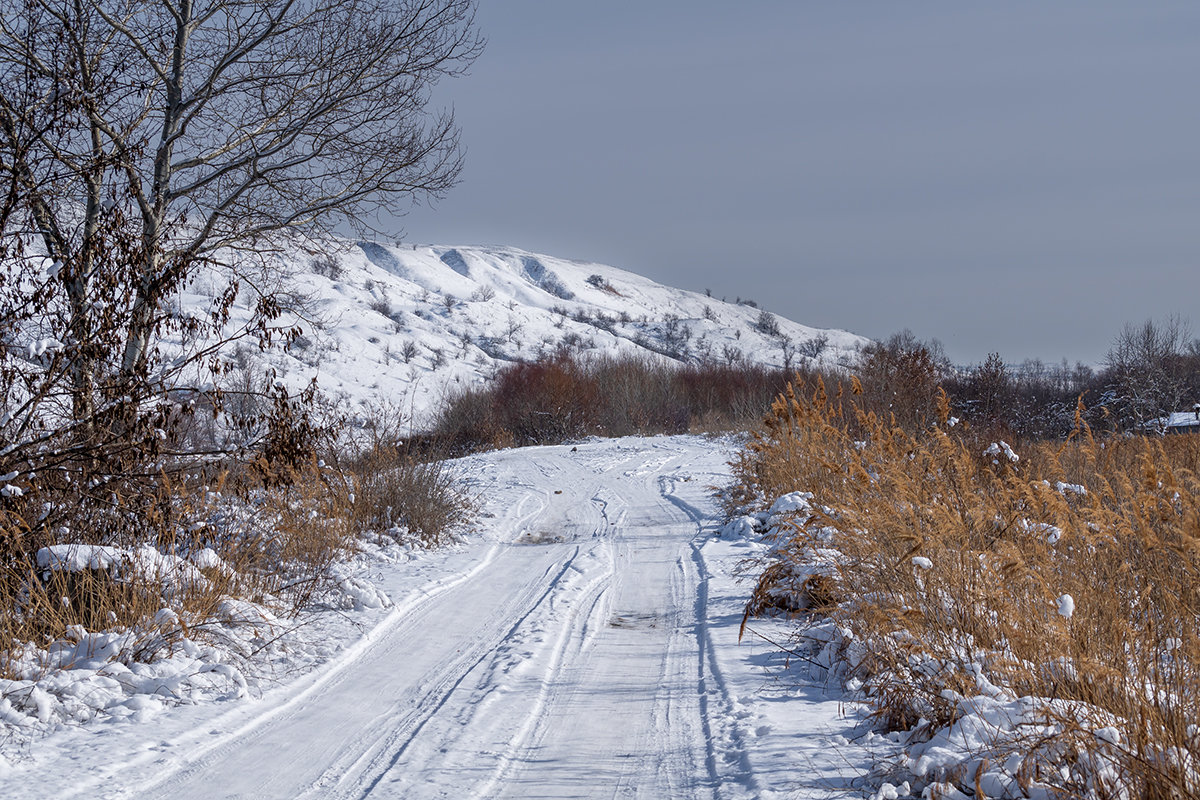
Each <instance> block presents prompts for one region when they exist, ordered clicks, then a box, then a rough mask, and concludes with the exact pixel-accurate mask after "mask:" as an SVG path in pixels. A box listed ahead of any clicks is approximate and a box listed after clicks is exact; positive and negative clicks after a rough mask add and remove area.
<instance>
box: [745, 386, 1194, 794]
mask: <svg viewBox="0 0 1200 800" xmlns="http://www.w3.org/2000/svg"><path fill="white" fill-rule="evenodd" d="M856 391H857V384H856V383H855V384H853V385H852V386H851V387H850V388H849V390H847V391H843V390H841V389H839V390H838V391H837V392H836V394H835V395H834V396H832V397H831V396H829V394H828V393H827V392H826V389H825V387H824V386H823V385H821V384H819V383H818V385H816V386H814V387H811V388H810V389H809V390H808V391H804V390H797V389H795V388H794V387H791V386H789V387H788V390H787V392H786V393H785V394H784V395H781V396H780V397H779V398H778V399H777V400H776V401H775V403H774V404H773V405H772V407H771V410H770V412H769V413H768V414H767V416H766V417H765V419H764V420H763V423H762V425H761V427H760V428H759V429H758V430H756V431H755V432H753V434H752V439H751V441H750V443H749V444H748V446H747V447H746V448H745V450H744V451H743V452H742V453H741V454H740V456H739V457H738V459H737V461H736V462H735V464H734V470H735V474H736V477H737V479H738V480H737V487H736V490H735V491H734V492H733V493H731V498H732V499H731V501H730V502H731V503H733V504H740V505H743V506H744V505H750V506H754V505H756V504H757V505H758V506H759V507H762V506H764V505H765V504H767V503H769V502H770V500H771V499H773V498H774V497H777V496H780V495H782V494H785V493H787V492H791V491H797V490H803V491H806V492H812V493H813V494H814V499H813V505H814V508H815V509H817V510H816V511H815V512H814V513H813V514H812V515H811V516H806V517H804V518H800V519H797V520H796V521H795V524H794V530H792V531H791V532H790V533H789V534H788V535H787V536H786V541H785V542H782V543H781V546H780V548H779V549H778V550H777V554H776V556H775V559H776V560H774V561H773V562H771V563H766V564H763V565H762V566H763V572H762V573H761V578H760V580H759V582H758V585H757V587H756V589H755V594H754V598H753V599H752V600H751V603H750V605H749V606H748V612H747V613H750V612H751V611H759V610H761V609H762V608H764V607H766V606H768V605H771V598H772V596H773V594H775V593H776V592H775V590H776V589H777V588H778V587H777V586H775V585H773V584H774V583H775V582H776V581H778V580H779V578H780V575H781V574H784V573H788V570H786V569H781V568H780V564H786V563H787V562H788V561H794V562H797V563H799V562H803V561H804V560H806V559H811V557H812V554H813V552H814V550H815V547H816V545H817V543H818V541H820V542H822V543H823V544H822V546H823V547H830V546H832V547H834V548H836V550H837V551H839V552H840V553H841V557H840V559H839V560H838V562H837V563H836V565H834V566H832V567H829V568H828V569H827V573H828V574H827V577H828V579H829V581H830V583H831V585H830V586H826V587H823V591H824V592H825V593H827V594H832V595H833V597H832V598H830V599H836V601H837V602H829V601H827V602H825V603H824V604H823V608H822V609H821V613H827V614H829V615H831V616H832V617H834V618H835V619H836V620H837V621H838V622H839V623H840V624H841V625H843V626H845V627H846V628H847V629H849V630H850V631H852V632H853V634H854V637H855V639H857V640H858V641H859V642H862V643H865V644H866V645H867V647H868V653H867V657H866V659H865V660H864V661H863V662H862V665H861V666H860V667H859V672H860V675H859V677H861V678H863V679H865V680H867V685H868V687H870V691H871V692H872V694H873V698H872V700H873V703H874V705H875V708H876V710H877V713H878V715H879V717H880V718H881V720H882V721H883V722H884V723H885V724H888V725H891V726H894V727H897V728H908V727H911V726H912V725H914V724H915V723H916V722H917V721H918V719H922V718H923V719H925V720H927V721H928V722H929V724H930V725H931V726H933V727H936V726H938V725H945V724H947V723H949V722H951V721H952V720H953V719H954V717H955V715H956V714H957V713H958V712H957V711H956V708H957V705H956V702H955V699H954V698H955V697H956V695H957V696H958V697H962V696H966V697H970V696H972V695H974V694H977V693H978V691H977V687H978V685H979V678H978V677H977V676H976V675H975V674H973V672H972V670H974V669H976V666H975V665H983V669H984V674H983V676H982V677H983V678H986V680H987V681H990V682H991V683H993V684H995V685H997V686H1000V687H1003V688H1005V689H1006V690H1008V691H1010V692H1012V693H1013V694H1014V695H1016V696H1033V697H1038V698H1047V699H1054V700H1055V701H1058V702H1056V703H1053V704H1051V703H1047V704H1045V705H1044V710H1045V713H1046V714H1047V715H1049V716H1053V717H1056V720H1055V721H1056V722H1057V723H1058V725H1057V727H1058V730H1059V731H1060V733H1058V734H1057V738H1058V739H1060V741H1058V742H1057V743H1056V746H1057V749H1056V750H1055V752H1058V753H1060V754H1061V753H1067V752H1070V753H1076V754H1078V753H1086V752H1087V751H1088V750H1089V748H1091V749H1094V748H1095V747H1097V739H1096V737H1095V735H1094V730H1095V729H1096V728H1101V727H1108V726H1114V727H1116V728H1117V729H1118V730H1119V732H1120V742H1121V744H1120V746H1119V747H1117V748H1116V750H1117V751H1118V759H1119V761H1120V768H1121V771H1122V772H1123V774H1124V776H1125V778H1124V780H1127V781H1128V783H1129V787H1130V795H1128V796H1132V797H1144V798H1167V797H1170V798H1195V797H1200V785H1198V779H1197V765H1198V764H1200V761H1198V760H1197V759H1200V736H1198V735H1197V727H1196V723H1197V722H1200V636H1198V633H1197V621H1198V620H1197V616H1198V615H1200V480H1198V478H1197V466H1198V465H1200V437H1197V436H1194V435H1193V436H1173V437H1166V438H1161V437H1154V438H1147V437H1130V438H1106V439H1103V440H1097V439H1095V438H1093V436H1092V434H1091V432H1090V431H1089V429H1088V428H1087V426H1086V425H1085V424H1084V423H1083V422H1082V419H1080V420H1079V422H1078V424H1077V427H1076V430H1075V432H1074V434H1073V435H1072V436H1071V438H1070V439H1069V440H1067V441H1066V442H1060V443H1049V442H1027V443H1014V447H1013V449H1014V450H1015V451H1016V453H1017V454H1018V455H1019V460H1018V461H1011V460H1010V459H1009V458H1007V457H1005V455H1004V454H1003V453H1002V452H1000V453H992V454H985V451H986V450H988V449H989V446H990V445H991V444H992V443H991V442H990V441H985V440H982V439H977V438H976V437H975V435H974V434H973V433H972V431H970V430H969V429H966V427H965V426H962V425H959V426H957V427H951V426H949V425H948V424H947V423H948V415H949V404H948V402H947V401H946V399H945V397H944V395H943V396H942V401H941V402H940V403H939V408H937V409H936V416H937V418H938V419H939V420H940V423H939V424H938V425H936V426H934V427H932V428H930V429H929V430H926V431H922V432H919V433H916V434H913V433H909V432H906V431H904V430H902V429H901V428H899V427H898V426H896V425H895V424H894V421H893V420H882V419H880V418H878V417H876V416H874V415H870V414H865V413H863V412H862V411H860V410H859V408H858V403H857V400H858V395H857V394H856ZM931 416H932V415H931ZM1075 487H1082V490H1080V489H1077V488H1075ZM914 558H917V559H928V560H929V562H930V563H931V564H932V566H931V567H929V568H927V569H925V568H922V567H921V566H918V565H917V564H916V563H914V560H913V559H914ZM922 563H923V562H922ZM1063 595H1070V596H1071V598H1072V599H1073V600H1074V604H1075V611H1074V613H1073V615H1071V616H1070V617H1065V616H1063V615H1060V613H1059V607H1060V606H1059V598H1061V597H1062V596H1063ZM901 631H906V632H907V633H904V634H899V635H898V632H901ZM930 658H932V659H934V660H935V661H936V662H939V663H941V664H942V665H944V668H943V669H940V670H938V671H936V672H932V673H931V671H929V670H927V669H923V668H918V667H917V665H919V664H929V663H933V662H931V661H930V660H929V659H930ZM947 689H949V690H952V692H946V691H945V690H947ZM1043 744H1044V743H1043ZM1109 749H1110V750H1111V749H1112V748H1109ZM1068 760H1069V761H1071V762H1072V763H1074V764H1076V767H1075V768H1072V771H1070V772H1069V774H1068V775H1066V776H1065V777H1064V776H1062V775H1061V774H1059V775H1058V776H1057V777H1054V776H1051V777H1054V782H1055V783H1056V784H1057V785H1059V786H1060V787H1061V788H1062V790H1063V791H1064V792H1065V793H1067V794H1076V793H1078V794H1081V795H1083V794H1087V793H1088V792H1091V794H1090V795H1089V796H1104V792H1105V791H1107V789H1106V788H1105V787H1103V786H1099V787H1097V785H1096V784H1095V783H1094V781H1095V776H1094V775H1090V776H1089V775H1087V774H1086V770H1085V769H1083V768H1082V767H1081V766H1079V765H1081V764H1084V763H1085V762H1086V760H1087V759H1086V758H1082V757H1079V756H1072V757H1071V758H1070V759H1068ZM1060 766H1061V764H1056V765H1054V768H1055V769H1057V768H1058V767H1060ZM1045 767H1046V771H1047V772H1048V773H1049V770H1050V768H1051V767H1050V765H1045ZM1043 777H1044V776H1043ZM1089 780H1092V781H1093V785H1092V786H1091V787H1090V788H1088V786H1087V782H1088V781H1089Z"/></svg>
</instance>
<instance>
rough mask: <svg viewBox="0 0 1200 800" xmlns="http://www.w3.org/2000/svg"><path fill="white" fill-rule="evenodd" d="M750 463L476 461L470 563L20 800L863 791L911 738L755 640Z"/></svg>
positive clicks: (338, 617)
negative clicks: (745, 489) (742, 517)
mask: <svg viewBox="0 0 1200 800" xmlns="http://www.w3.org/2000/svg"><path fill="white" fill-rule="evenodd" d="M729 456H730V450H729V446H728V443H727V442H726V443H723V442H721V441H719V440H713V439H706V438H700V437H674V438H668V437H656V438H635V439H616V440H605V441H588V442H582V443H579V444H578V445H577V446H556V447H541V448H526V449H521V450H510V451H500V452H495V453H489V454H484V455H479V456H473V457H470V458H467V459H464V460H462V461H460V462H458V465H457V468H458V469H460V470H461V472H462V474H463V476H464V477H465V478H466V479H467V480H469V481H470V483H471V484H472V485H473V488H474V491H476V492H477V493H478V495H479V498H480V500H481V502H482V504H483V511H484V517H483V520H482V522H481V524H480V525H479V530H478V532H477V533H476V534H475V535H474V536H472V537H471V539H470V540H469V542H468V543H466V544H464V545H462V546H460V547H457V548H454V549H451V550H447V551H441V552H436V553H425V554H420V555H416V556H415V557H413V558H411V559H407V558H393V559H391V560H388V559H384V558H378V559H375V560H372V561H366V562H363V561H360V562H359V570H358V573H357V574H355V575H350V574H347V576H346V577H347V578H348V579H350V578H353V579H354V580H356V581H358V582H359V584H358V585H366V584H367V582H369V583H370V585H373V586H375V587H377V588H378V589H379V590H381V591H383V592H386V594H387V595H388V598H389V599H390V601H391V602H390V603H373V604H363V605H364V608H363V609H361V610H359V611H357V612H349V613H327V614H324V615H320V614H317V615H310V616H308V617H303V618H301V620H299V622H298V624H299V628H298V629H297V630H293V631H290V632H287V631H281V632H280V636H281V637H282V639H281V641H282V642H283V643H284V646H283V648H282V650H280V649H279V648H278V647H276V650H275V651H272V652H275V655H274V656H273V657H272V658H271V659H270V661H269V663H270V670H268V671H264V670H262V669H259V670H258V671H257V672H256V673H253V674H248V676H247V680H246V681H245V682H244V684H243V685H244V686H245V687H246V689H248V692H247V691H245V690H242V686H239V687H237V688H238V691H229V692H225V693H223V694H214V695H211V696H210V697H209V698H208V700H206V701H204V702H197V703H195V704H192V705H171V704H169V703H166V704H164V703H161V702H159V700H161V699H162V698H158V699H156V700H155V702H154V703H151V704H150V705H153V706H154V707H155V708H157V709H158V711H157V713H155V714H152V715H148V716H143V717H137V716H133V717H131V716H129V715H113V716H107V715H105V714H100V715H98V716H97V717H96V718H95V719H93V720H92V721H91V722H90V723H89V724H87V725H82V726H80V725H76V724H64V725H60V726H58V729H57V730H55V731H53V732H51V733H49V734H48V735H46V736H45V737H44V738H39V739H36V740H33V741H30V742H27V743H26V744H25V745H23V746H22V747H15V748H14V747H10V748H8V749H7V750H6V751H4V759H3V761H0V779H2V780H3V781H4V795H5V796H6V797H9V798H51V797H53V798H89V799H91V798H171V800H187V799H188V798H205V800H208V799H209V798H218V797H226V798H235V797H237V798H250V797H253V798H363V797H372V798H406V799H407V798H415V799H419V798H450V797H453V798H467V797H470V798H535V797H546V798H551V797H552V798H568V797H605V798H611V797H640V798H755V797H762V798H787V797H804V798H822V797H861V796H863V791H864V789H863V786H864V784H863V783H862V778H863V776H865V775H866V774H867V773H868V771H869V769H870V764H871V761H872V755H873V753H872V752H870V750H871V748H874V747H878V746H881V743H882V745H883V746H893V745H892V743H891V742H887V741H886V740H883V739H881V737H878V736H875V735H874V734H871V733H869V732H867V731H866V729H865V728H864V727H863V721H862V719H861V716H860V712H859V711H858V710H857V707H856V706H855V705H854V704H853V703H852V702H848V700H847V697H846V696H845V695H844V694H843V693H842V692H841V690H840V689H837V688H835V687H834V686H826V685H823V684H820V683H814V682H812V681H811V680H809V678H810V674H809V673H808V672H807V671H805V669H806V668H805V669H802V667H803V665H802V663H800V662H793V663H790V664H789V663H788V662H787V660H786V658H785V656H784V655H783V654H781V652H780V651H779V650H778V648H776V647H775V646H774V645H772V644H770V643H769V642H768V641H767V640H768V639H778V638H780V637H783V636H785V635H786V633H785V627H784V624H783V623H779V624H776V623H773V622H770V621H768V622H764V623H762V624H761V625H758V624H755V625H754V626H752V630H751V631H750V633H749V634H748V635H747V637H746V638H745V639H744V640H743V641H742V642H741V643H739V641H738V629H739V624H740V623H741V620H742V607H743V604H744V602H745V598H746V593H747V591H748V587H747V586H746V585H745V584H744V583H739V582H738V580H737V579H736V577H735V570H736V567H737V565H738V563H739V561H740V560H741V559H743V558H744V557H745V556H747V555H751V554H752V553H754V552H756V551H757V548H759V547H761V545H759V544H757V543H756V542H754V541H752V540H750V539H747V538H743V537H740V536H736V535H730V534H729V533H728V532H726V533H725V535H721V531H720V526H719V525H718V521H717V512H716V509H715V508H714V506H713V502H712V499H711V496H710V492H711V487H712V486H713V485H714V484H720V483H724V482H726V481H727V479H728V471H727V466H726V464H725V462H726V459H728V458H729ZM806 503H807V497H806V496H804V495H800V494H797V495H794V496H789V497H788V498H787V499H786V501H781V504H780V508H781V509H784V508H787V509H790V510H794V509H797V508H802V507H803V506H804V504H806ZM110 556H112V557H117V555H116V554H111V553H107V552H99V551H92V552H82V551H75V552H73V553H70V554H66V553H63V554H58V553H54V554H51V553H48V554H47V555H46V560H47V564H50V563H55V564H58V565H60V567H59V568H67V569H70V568H74V567H75V566H76V565H80V564H84V563H87V564H90V563H91V562H92V560H93V559H101V560H103V559H105V558H108V557H110ZM314 663H316V664H317V666H315V667H314V666H313V664H314ZM34 688H36V687H34ZM97 691H100V689H97ZM167 691H170V689H168V690H167ZM247 693H248V695H249V697H245V696H243V695H245V694H247ZM39 697H40V695H39ZM146 702H147V703H149V701H148V700H147V701H146ZM34 705H37V704H36V703H35V704H34ZM13 713H14V714H16V713H18V712H16V711H13ZM30 713H36V709H34V710H33V711H31V712H30ZM876 783H877V782H876ZM875 788H876V789H879V790H880V791H884V790H883V789H882V788H881V787H875ZM885 793H886V792H885ZM893 796H894V795H893Z"/></svg>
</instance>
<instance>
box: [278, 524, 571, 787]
mask: <svg viewBox="0 0 1200 800" xmlns="http://www.w3.org/2000/svg"><path fill="white" fill-rule="evenodd" d="M579 552H580V548H579V547H575V550H574V552H573V553H572V554H571V556H570V557H569V558H568V559H567V560H566V561H565V562H564V563H563V564H562V567H561V569H559V571H558V572H557V574H555V576H554V577H553V578H552V579H551V580H550V582H549V584H548V585H547V586H546V588H545V590H544V591H543V592H542V593H541V594H540V595H539V596H538V597H537V599H536V600H535V601H534V602H533V604H532V605H531V606H530V607H529V608H528V609H527V610H526V611H525V612H524V613H522V614H521V615H520V616H518V617H517V618H516V619H515V620H513V621H512V624H511V625H509V626H508V628H506V629H504V630H503V631H502V632H501V633H500V635H498V636H496V637H495V638H494V639H489V640H488V641H486V642H482V641H481V642H480V643H479V644H478V645H477V646H476V647H475V648H473V649H472V651H471V653H470V654H469V656H465V657H464V658H463V659H461V660H460V663H461V662H466V661H468V660H469V662H470V663H469V664H468V665H467V666H465V667H464V668H459V667H458V666H457V665H456V667H455V668H454V670H453V671H452V672H451V673H450V674H448V675H447V676H446V677H445V678H444V679H443V680H442V681H440V682H439V684H438V685H437V686H436V687H434V690H433V691H431V692H429V693H427V694H426V700H425V701H423V702H422V704H421V707H420V708H418V710H417V712H416V713H414V714H413V716H412V717H411V719H410V720H406V722H405V723H404V724H401V725H399V726H397V727H395V728H392V729H391V730H389V731H387V733H386V735H385V737H384V740H383V741H382V742H378V743H376V744H374V745H372V747H371V748H369V750H368V751H364V752H363V753H362V755H360V756H359V758H357V759H356V760H355V761H354V762H353V763H352V764H350V765H349V766H348V767H345V768H341V769H338V768H336V767H335V769H334V770H330V772H331V773H332V772H334V771H336V772H337V773H338V775H337V777H336V779H333V776H332V775H330V776H329V778H330V779H325V778H323V779H322V780H319V781H318V782H317V783H316V784H315V785H314V786H313V787H312V789H311V790H309V791H308V792H306V793H305V794H303V795H300V796H299V797H310V796H315V797H321V798H325V797H329V798H335V797H336V798H351V797H359V798H361V797H367V796H368V795H370V794H371V792H372V791H374V790H375V788H376V787H377V786H378V785H379V783H380V781H382V780H383V778H384V777H385V776H386V775H387V773H388V772H389V771H390V770H392V769H393V768H394V767H395V766H396V765H397V764H398V763H399V762H400V759H401V758H403V756H404V754H405V752H406V751H407V750H408V747H409V745H411V744H412V743H413V741H414V740H415V739H416V738H417V736H418V735H420V733H421V730H422V729H423V728H424V727H425V725H426V723H428V722H429V721H430V719H431V718H432V717H433V716H434V715H435V714H436V713H437V712H438V711H440V710H441V709H442V708H443V707H445V706H446V704H447V703H448V702H449V700H450V697H451V695H453V694H454V692H455V691H456V690H457V689H458V688H459V687H460V686H461V685H462V684H463V682H464V681H465V680H466V678H467V677H468V676H469V675H470V674H471V673H472V672H473V671H474V670H475V669H476V668H477V667H479V666H480V665H482V664H483V663H485V662H486V661H487V660H488V659H489V658H492V657H494V655H495V652H496V648H497V646H498V645H499V643H501V642H504V641H507V640H509V639H511V638H513V636H515V634H516V633H517V631H518V630H519V629H520V628H521V626H522V625H524V624H525V622H526V621H527V620H528V619H529V618H530V617H531V616H533V614H534V612H536V611H537V610H538V609H539V608H540V607H541V606H542V604H543V603H545V602H546V600H547V599H548V598H550V597H551V596H552V595H553V594H554V592H555V590H556V589H558V588H559V585H560V582H561V581H562V579H563V578H564V576H565V575H566V574H567V573H568V572H569V571H570V570H571V569H572V567H573V564H574V562H575V559H576V558H577V557H578V556H579ZM429 701H431V702H429ZM351 774H366V775H371V776H372V777H370V778H367V779H365V780H364V779H363V778H359V779H358V780H357V783H358V784H359V785H358V786H354V787H346V786H343V784H344V783H345V779H346V777H347V776H349V775H351Z"/></svg>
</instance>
